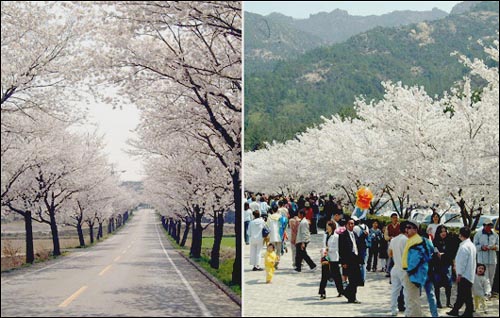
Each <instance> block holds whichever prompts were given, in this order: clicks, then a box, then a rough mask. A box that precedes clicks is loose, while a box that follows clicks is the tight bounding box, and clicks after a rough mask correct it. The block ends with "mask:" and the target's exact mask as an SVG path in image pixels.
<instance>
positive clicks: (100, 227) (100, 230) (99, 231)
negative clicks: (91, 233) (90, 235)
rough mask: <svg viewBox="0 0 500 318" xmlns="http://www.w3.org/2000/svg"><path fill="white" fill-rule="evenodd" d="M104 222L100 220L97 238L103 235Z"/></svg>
mask: <svg viewBox="0 0 500 318" xmlns="http://www.w3.org/2000/svg"><path fill="white" fill-rule="evenodd" d="M102 223H103V222H99V230H98V231H97V239H100V238H102V237H103V233H102Z"/></svg>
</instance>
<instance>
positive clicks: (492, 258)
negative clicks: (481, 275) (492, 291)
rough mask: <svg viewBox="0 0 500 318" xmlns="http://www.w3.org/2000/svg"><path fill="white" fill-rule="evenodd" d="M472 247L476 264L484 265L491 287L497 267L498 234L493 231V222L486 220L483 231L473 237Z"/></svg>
mask: <svg viewBox="0 0 500 318" xmlns="http://www.w3.org/2000/svg"><path fill="white" fill-rule="evenodd" d="M474 246H476V250H477V262H478V263H480V264H484V265H486V275H487V276H488V278H489V279H490V284H492V285H493V281H494V279H495V270H496V265H497V254H496V251H497V250H498V234H497V233H495V231H493V222H491V220H490V219H486V220H485V221H484V222H483V230H482V231H478V232H477V233H476V235H475V236H474Z"/></svg>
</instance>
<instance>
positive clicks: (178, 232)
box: [175, 220, 182, 244]
mask: <svg viewBox="0 0 500 318" xmlns="http://www.w3.org/2000/svg"><path fill="white" fill-rule="evenodd" d="M181 224H182V222H181V220H179V221H177V230H176V231H175V241H176V242H177V244H179V241H180V240H181Z"/></svg>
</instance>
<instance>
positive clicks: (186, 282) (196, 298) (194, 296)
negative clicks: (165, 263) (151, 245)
mask: <svg viewBox="0 0 500 318" xmlns="http://www.w3.org/2000/svg"><path fill="white" fill-rule="evenodd" d="M158 224H159V223H156V222H155V229H156V234H157V235H158V240H159V241H160V245H161V248H162V249H163V253H165V256H167V258H168V260H169V261H170V264H172V266H173V267H174V269H175V271H176V272H177V274H178V275H179V277H180V278H181V280H182V282H183V283H184V285H185V286H186V288H187V290H188V291H189V292H190V293H191V296H193V299H194V301H195V302H196V304H197V305H198V307H200V309H201V311H202V312H203V316H205V317H213V316H212V314H211V313H210V311H209V310H208V309H207V307H206V306H205V304H204V303H203V302H202V301H201V299H200V297H198V295H197V294H196V292H195V291H194V290H193V288H192V287H191V285H189V283H188V281H187V280H186V278H184V275H182V273H181V271H180V270H179V269H178V268H177V266H175V264H174V262H173V261H172V259H171V258H170V255H168V253H167V250H166V249H165V246H164V245H163V242H162V241H161V237H160V233H159V232H158Z"/></svg>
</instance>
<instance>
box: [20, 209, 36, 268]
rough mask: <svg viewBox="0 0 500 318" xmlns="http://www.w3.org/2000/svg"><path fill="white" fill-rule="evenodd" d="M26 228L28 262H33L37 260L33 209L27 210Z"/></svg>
mask: <svg viewBox="0 0 500 318" xmlns="http://www.w3.org/2000/svg"><path fill="white" fill-rule="evenodd" d="M23 216H24V229H25V230H26V263H27V264H33V262H34V261H35V250H34V248H33V221H32V220H31V211H25V212H24V214H23Z"/></svg>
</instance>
